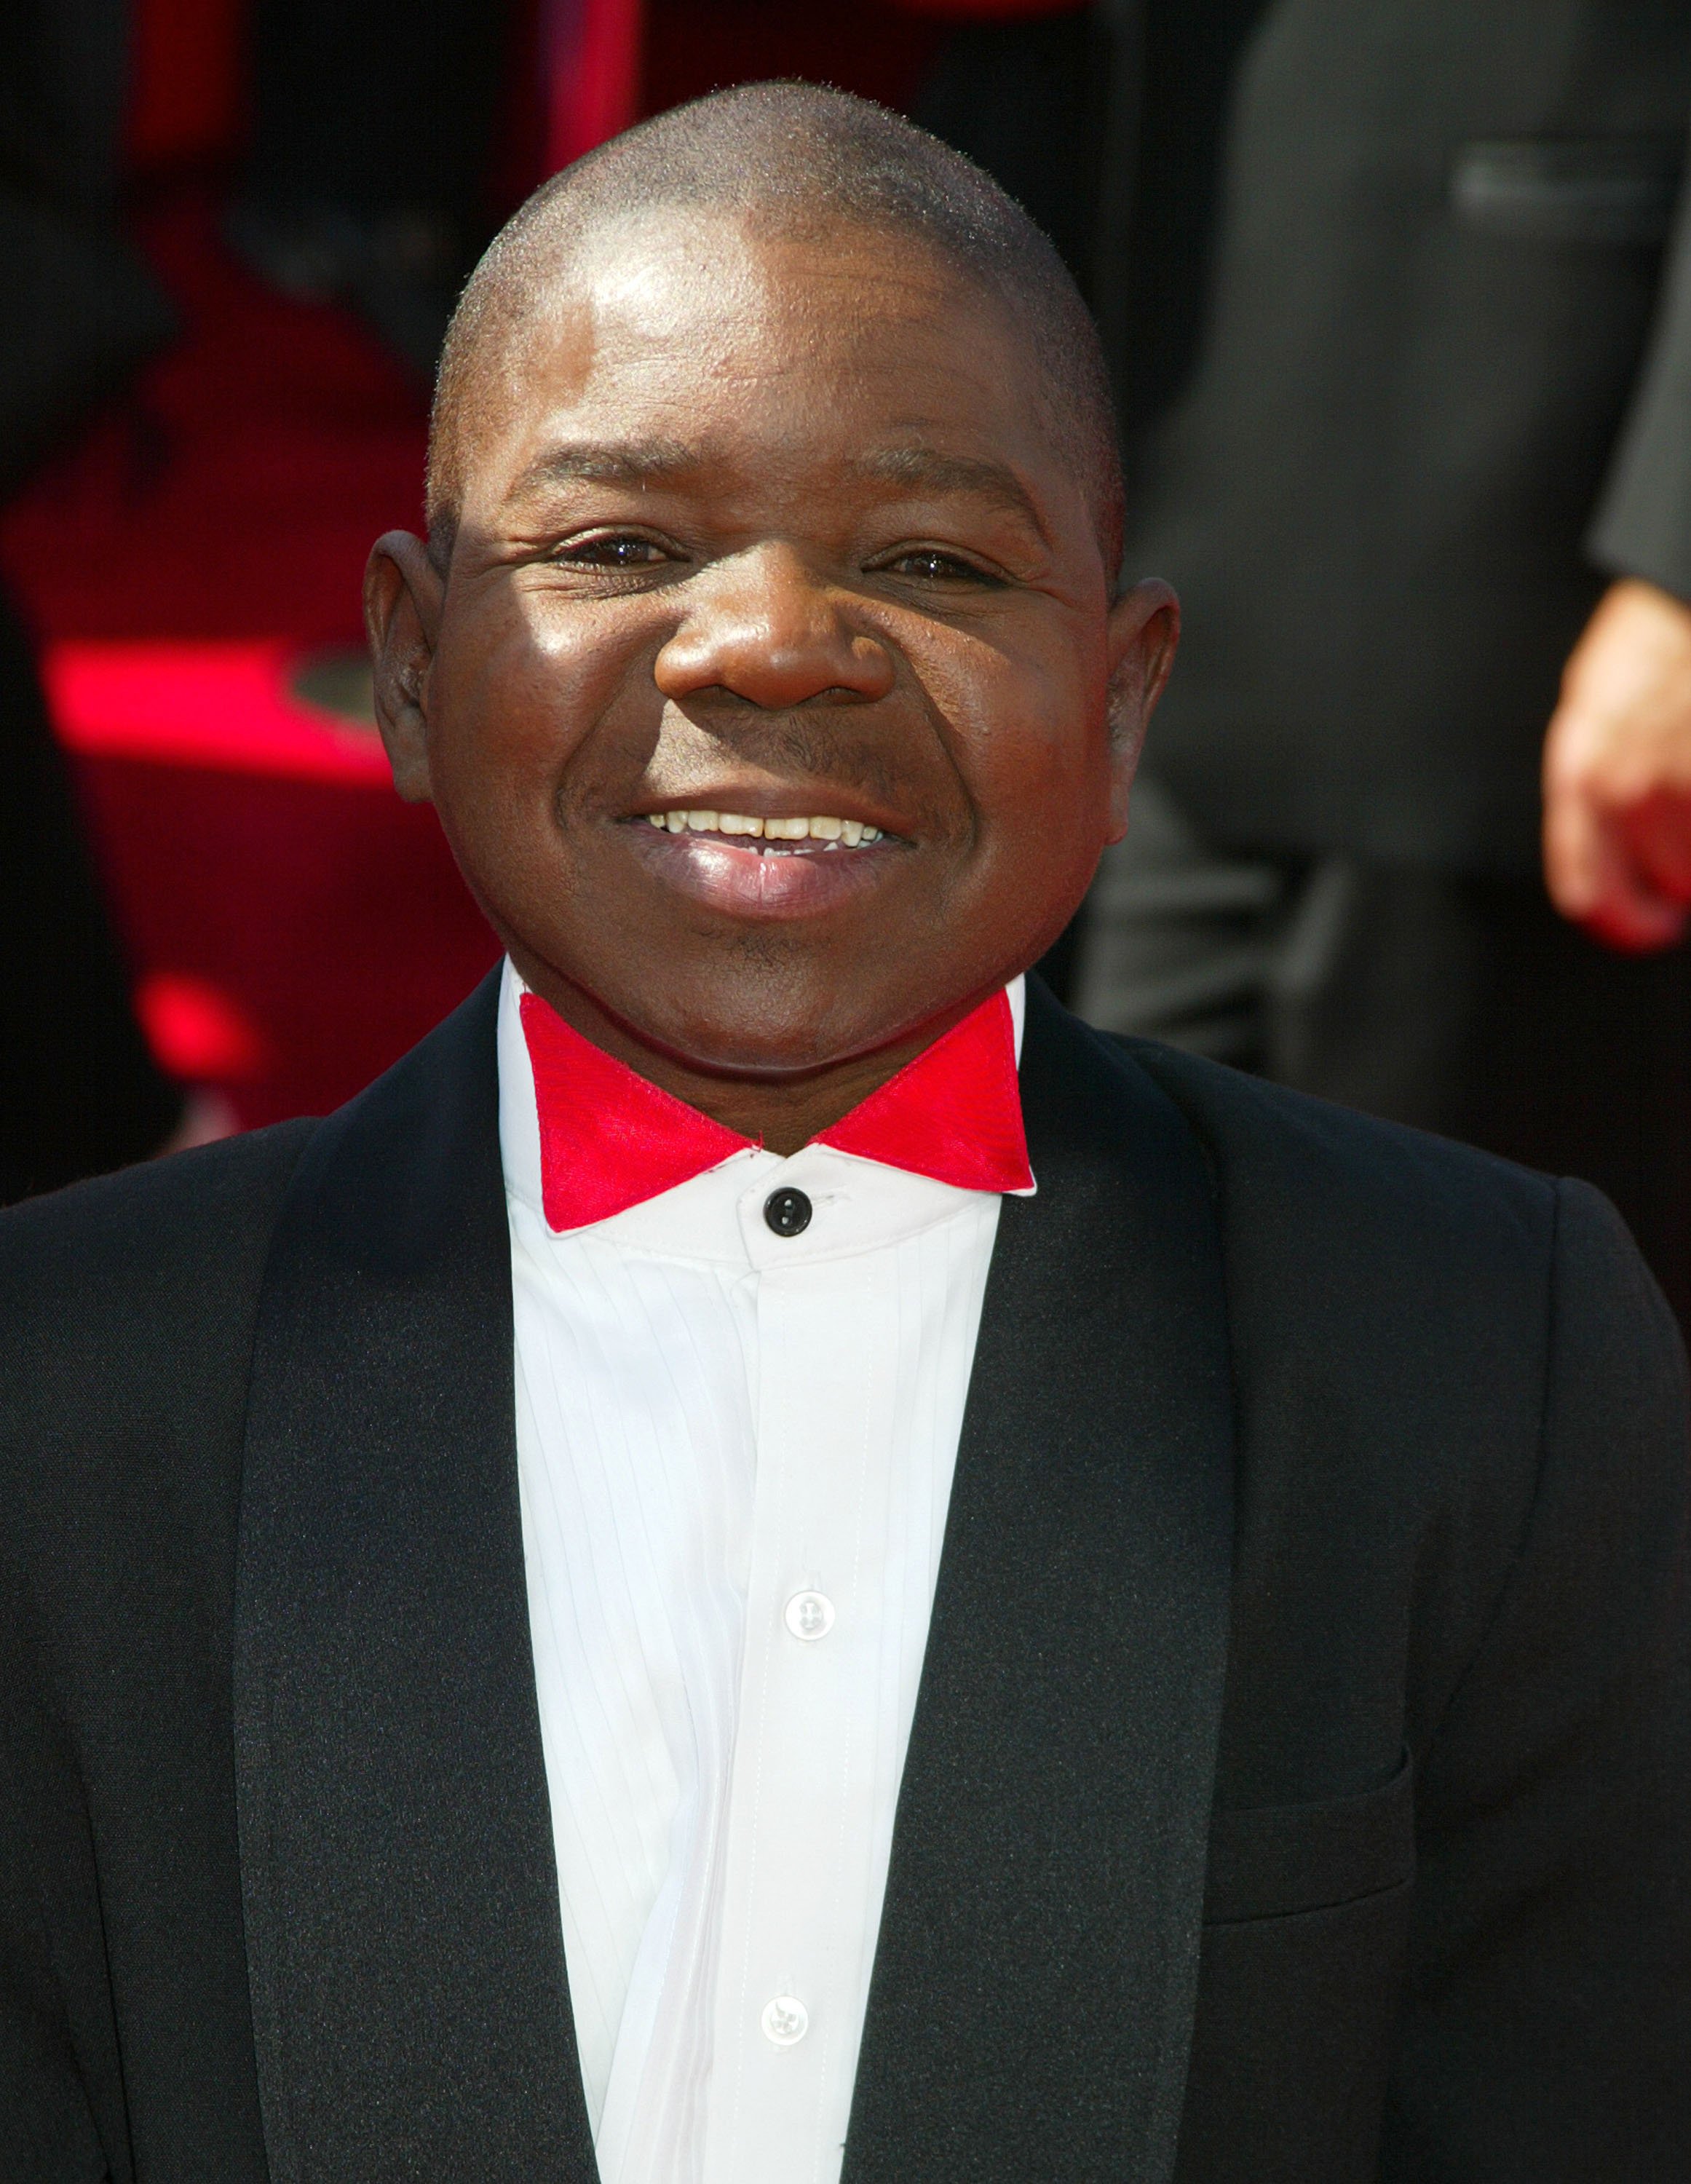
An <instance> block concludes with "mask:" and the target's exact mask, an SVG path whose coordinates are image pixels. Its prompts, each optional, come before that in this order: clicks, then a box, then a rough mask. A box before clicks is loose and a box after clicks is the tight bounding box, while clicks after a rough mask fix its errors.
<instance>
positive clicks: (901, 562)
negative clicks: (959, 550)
mask: <svg viewBox="0 0 1691 2184" xmlns="http://www.w3.org/2000/svg"><path fill="white" fill-rule="evenodd" d="M880 566H881V570H882V573H883V574H884V575H886V576H889V577H915V579H916V581H917V582H919V583H924V584H987V585H993V586H997V585H998V584H1001V583H1002V582H1003V581H1004V579H1003V578H1002V577H996V576H994V575H993V573H992V571H990V570H987V569H983V568H982V566H981V565H980V564H979V563H978V562H976V561H967V560H965V559H964V558H963V556H962V555H961V554H947V553H944V552H942V550H941V549H939V548H938V547H937V546H913V547H911V548H909V549H907V551H905V552H904V553H902V554H897V555H895V556H894V558H893V560H890V561H883V562H882V563H881V565H880Z"/></svg>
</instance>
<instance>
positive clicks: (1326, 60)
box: [919, 0, 1691, 1318]
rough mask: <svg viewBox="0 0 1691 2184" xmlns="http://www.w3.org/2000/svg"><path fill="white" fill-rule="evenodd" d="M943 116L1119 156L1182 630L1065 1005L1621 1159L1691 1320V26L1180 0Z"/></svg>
mask: <svg viewBox="0 0 1691 2184" xmlns="http://www.w3.org/2000/svg"><path fill="white" fill-rule="evenodd" d="M1042 65H1043V67H1045V68H1046V69H1047V70H1048V71H1049V70H1051V69H1055V70H1057V72H1058V74H1059V75H1060V76H1061V78H1062V86H1060V87H1059V88H1058V89H1057V90H1055V91H1053V90H1052V89H1051V88H1050V87H1049V83H1048V85H1047V88H1046V89H1045V91H1044V92H1043V94H1042V97H1041V100H1040V101H1036V102H1032V103H1029V105H1028V107H1027V109H1026V110H1027V112H1028V114H1029V115H1030V117H1031V118H1032V120H1033V121H1034V122H1035V124H1036V125H1035V126H1033V127H1032V130H1031V131H1023V132H1022V133H1021V135H1020V136H1015V133H1014V131H1011V135H1012V137H1013V141H1012V142H1011V143H1010V147H1009V149H1008V150H1005V148H1004V138H1005V134H1006V122H1005V119H1004V116H1005V114H1007V113H1008V112H1010V110H1011V109H1013V107H1014V103H1015V94H1014V91H1013V88H1012V86H1014V85H1015V82H1016V81H1017V80H1018V79H1019V78H1021V79H1024V80H1035V79H1036V78H1037V69H1038V68H1039V67H1040V66H1042ZM1100 87H1103V90H1102V94H1101V89H1100ZM1101 95H1103V96H1104V103H1105V105H1106V108H1107V111H1106V112H1105V113H1104V115H1103V116H1102V117H1100V116H1099V101H1100V96H1101ZM919 112H920V114H921V118H922V119H924V120H929V121H930V122H931V124H932V125H934V126H936V127H937V128H938V129H939V130H940V131H941V133H943V134H945V135H947V136H949V137H950V138H951V139H952V140H953V141H954V142H960V143H961V145H962V147H963V148H964V149H965V150H972V151H975V152H976V154H977V156H981V157H982V158H983V159H985V161H986V163H987V164H994V161H995V159H996V161H997V166H996V171H998V173H999V175H1000V178H1001V179H1004V180H1006V181H1009V183H1010V187H1013V188H1020V189H1021V192H1022V194H1024V195H1025V196H1026V197H1027V198H1028V199H1029V201H1030V202H1036V201H1037V192H1039V190H1040V189H1041V188H1043V189H1044V190H1045V191H1046V192H1047V194H1048V195H1049V194H1050V193H1051V190H1052V185H1051V184H1050V183H1049V181H1044V182H1042V181H1040V180H1039V179H1038V177H1039V176H1041V175H1049V174H1063V175H1069V176H1072V175H1074V174H1075V173H1076V170H1077V169H1079V168H1081V167H1082V165H1083V164H1084V163H1085V162H1086V161H1087V160H1088V159H1089V160H1090V161H1091V162H1092V166H1091V179H1090V186H1089V189H1088V190H1087V191H1086V192H1082V198H1083V202H1085V203H1089V205H1090V208H1091V210H1090V217H1089V218H1087V217H1086V216H1085V215H1084V214H1083V215H1082V219H1081V220H1080V222H1079V224H1078V225H1077V226H1076V228H1075V229H1074V230H1073V231H1072V232H1071V234H1070V235H1069V236H1068V237H1062V238H1060V239H1061V240H1063V241H1064V242H1065V248H1067V249H1068V250H1069V251H1070V252H1071V262H1072V258H1073V256H1076V255H1077V256H1078V257H1079V258H1080V259H1081V260H1082V264H1083V269H1084V270H1085V271H1086V272H1087V276H1089V287H1090V293H1091V299H1092V301H1093V305H1094V309H1096V310H1097V311H1098V313H1099V316H1100V319H1101V320H1102V321H1103V323H1104V328H1105V331H1106V336H1107V337H1108V339H1109V341H1110V347H1111V351H1112V357H1113V362H1114V365H1115V370H1116V373H1117V376H1118V382H1119V387H1120V391H1121V407H1122V412H1123V415H1125V416H1143V417H1146V418H1149V420H1150V422H1149V425H1148V426H1146V428H1145V429H1144V430H1143V431H1142V432H1140V433H1139V434H1138V437H1137V439H1136V442H1135V443H1134V444H1133V445H1132V446H1131V447H1130V448H1129V456H1130V463H1131V469H1132V476H1131V481H1130V527H1129V535H1128V543H1127V549H1126V563H1125V573H1126V575H1127V576H1128V577H1137V576H1139V575H1141V574H1143V573H1146V572H1148V571H1154V572H1155V573H1156V574H1158V575H1159V576H1162V577H1167V578H1168V579H1169V580H1170V582H1172V583H1173V584H1174V585H1175V586H1176V588H1177V590H1178V591H1179V593H1180V594H1181V597H1182V601H1183V603H1184V605H1185V610H1186V616H1187V622H1186V627H1187V641H1186V645H1185V647H1184V649H1183V650H1182V660H1181V666H1180V670H1179V672H1178V673H1177V674H1176V677H1175V678H1174V682H1173V684H1172V685H1171V690H1170V693H1169V696H1168V698H1167V699H1166V700H1165V705H1164V708H1163V710H1162V712H1161V714H1160V716H1159V719H1158V721H1157V726H1156V730H1155V733H1154V735H1153V737H1152V738H1151V744H1150V747H1149V752H1148V755H1147V759H1146V764H1145V767H1144V769H1143V772H1142V774H1141V777H1140V784H1139V786H1138V788H1137V789H1136V792H1135V814H1134V821H1133V824H1132V827H1131V828H1130V831H1129V833H1128V836H1127V838H1126V842H1125V843H1124V844H1121V847H1120V848H1119V849H1118V850H1115V851H1114V852H1113V853H1111V855H1110V856H1109V857H1108V858H1107V859H1106V861H1105V865H1104V869H1103V871H1102V872H1101V873H1100V877H1099V882H1098V883H1097V886H1096V888H1095V889H1094V891H1093V897H1092V900H1091V904H1090V905H1089V910H1088V913H1087V919H1086V921H1085V923H1084V925H1083V928H1082V930H1081V932H1080V933H1079V935H1078V944H1077V946H1076V950H1075V954H1074V958H1073V964H1072V978H1071V1000H1073V1002H1074V1003H1075V1005H1076V1006H1078V1007H1079V1009H1080V1010H1081V1011H1082V1013H1083V1014H1085V1015H1087V1016H1088V1017H1090V1018H1091V1019H1092V1020H1093V1022H1097V1023H1099V1024H1101V1025H1104V1026H1105V1027H1107V1028H1112V1029H1116V1030H1122V1031H1134V1032H1141V1033H1146V1034H1151V1035H1153V1036H1156V1037H1160V1038H1164V1039H1171V1040H1172V1041H1174V1042H1176V1043H1177V1044H1180V1045H1186V1046H1188V1047H1189V1048H1192V1049H1193V1050H1198V1051H1201V1052H1205V1053H1209V1054H1211V1055H1214V1056H1219V1057H1221V1058H1222V1059H1224V1060H1227V1061H1233V1062H1237V1063H1239V1064H1242V1065H1243V1066H1244V1067H1250V1068H1254V1069H1258V1070H1260V1071H1263V1072H1265V1073H1268V1074H1270V1075H1271V1076H1273V1077H1276V1078H1279V1079H1280V1080H1282V1082H1285V1083H1288V1084H1293V1085H1296V1086H1298V1087H1299V1088H1300V1089H1305V1090H1309V1091H1314V1092H1316V1093H1319V1094H1322V1095H1326V1096H1328V1097H1331V1098H1333V1099H1336V1100H1342V1101H1344V1102H1346V1103H1348V1104H1351V1105H1354V1106H1360V1107H1364V1108H1367V1109H1370V1110H1371V1111H1372V1112H1377V1113H1379V1114H1382V1115H1385V1116H1388V1117H1392V1118H1393V1119H1396V1120H1399V1121H1405V1122H1410V1123H1418V1124H1421V1125H1423V1126H1425V1127H1427V1128H1433V1129H1436V1130H1439V1131H1443V1132H1445V1133H1447V1134H1451V1135H1454V1136H1458V1137H1464V1138H1467V1139H1471V1140H1473V1141H1474V1142H1477V1143H1478V1144H1481V1145H1488V1146H1489V1147H1491V1148H1493V1149H1494V1150H1495V1151H1499V1152H1502V1153H1505V1154H1507V1155H1509V1156H1512V1157H1515V1158H1517V1159H1521V1160H1524V1161H1526V1162H1529V1163H1531V1164H1532V1165H1534V1166H1538V1167H1549V1168H1552V1169H1555V1170H1558V1171H1565V1172H1571V1173H1577V1174H1581V1175H1583V1176H1586V1177H1588V1178H1591V1179H1592V1180H1594V1182H1596V1183H1598V1184H1600V1185H1601V1187H1602V1188H1603V1189H1604V1190H1605V1191H1607V1192H1608V1193H1609V1194H1610V1196H1611V1197H1613V1198H1614V1199H1615V1200H1616V1201H1617V1202H1618V1203H1619V1204H1620V1206H1621V1209H1622V1211H1623V1212H1625V1213H1626V1215H1627V1218H1628V1220H1629V1221H1630V1222H1631V1223H1632V1224H1633V1228H1634V1229H1635V1230H1636V1231H1637V1233H1638V1235H1639V1237H1640V1239H1641V1240H1642V1241H1643V1243H1644V1247H1645V1250H1646V1252H1647V1254H1648V1256H1649V1257H1650V1259H1651V1261H1652V1263H1653V1265H1654V1267H1655V1272H1656V1273H1657V1275H1658V1277H1659V1278H1660V1279H1661V1280H1662V1282H1663V1283H1664V1285H1665V1286H1666V1289H1667V1290H1668V1291H1669V1294H1670V1295H1671V1296H1672V1301H1674V1303H1675V1305H1676V1307H1677V1308H1678V1310H1679V1312H1680V1313H1681V1316H1682V1318H1687V1317H1691V961H1688V954H1687V951H1686V950H1685V949H1684V948H1683V946H1681V945H1680V944H1679V942H1680V936H1681V934H1682V932H1683V925H1684V920H1685V914H1686V913H1685V905H1686V904H1687V901H1688V900H1691V608H1688V605H1687V604H1686V602H1687V601H1691V211H1688V210H1686V209H1681V208H1682V203H1683V200H1682V193H1681V191H1680V177H1681V174H1682V171H1683V164H1684V153H1685V144H1686V121H1687V114H1688V112H1691V11H1688V10H1687V9H1685V8H1683V6H1680V5H1677V4H1675V0H1564V4H1560V5H1558V6H1557V7H1556V8H1553V9H1549V10H1544V9H1538V8H1530V9H1529V8H1521V7H1520V6H1518V5H1514V4H1506V0H1419V4H1416V5H1410V4H1409V0H1182V4H1181V5H1180V6H1178V7H1176V6H1174V5H1171V4H1167V0H1142V4H1139V5H1126V4H1121V5H1117V6H1115V7H1100V8H1095V9H1093V10H1089V11H1084V12H1082V13H1076V14H1070V15H1069V16H1067V17H1060V18H1056V19H1053V20H1044V21H1028V22H1022V23H1008V24H1001V25H989V24H984V23H982V24H977V25H973V26H971V27H969V28H968V29H966V30H964V31H960V32H959V33H958V35H957V36H956V37H955V38H954V40H953V42H952V43H951V45H950V47H948V50H947V52H946V53H945V54H944V55H943V57H942V59H941V62H940V64H939V66H938V68H937V70H936V73H935V77H934V80H933V81H932V83H931V84H930V86H929V87H928V92H927V94H926V98H925V100H924V102H923V103H922V105H921V108H920V109H919ZM1007 161H1010V162H1012V163H1013V162H1019V163H1020V170H1019V171H1015V170H1014V169H1013V170H1012V171H1011V172H1010V173H1006V171H1005V166H1006V162H1007ZM1058 194H1059V196H1060V192H1059V193H1058ZM1547 723H1549V736H1548V741H1547V739H1546V726H1547ZM1541 781H1542V784H1543V798H1542V801H1541ZM1547 881H1548V889H1547V886H1546V882H1547ZM1553 905H1554V906H1553ZM1559 911H1560V915H1559V914H1558V912H1559Z"/></svg>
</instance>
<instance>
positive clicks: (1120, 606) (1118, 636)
mask: <svg viewBox="0 0 1691 2184" xmlns="http://www.w3.org/2000/svg"><path fill="white" fill-rule="evenodd" d="M1178 643H1180V601H1179V600H1178V599H1176V597H1175V595H1174V593H1173V592H1172V590H1171V588H1170V587H1169V586H1168V585H1166V584H1165V583H1164V582H1163V580H1162V578H1161V577H1145V578H1143V580H1142V581H1141V582H1138V583H1137V584H1135V585H1133V586H1132V588H1131V589H1129V590H1127V591H1126V592H1124V593H1122V595H1121V598H1120V599H1117V601H1116V602H1115V605H1114V606H1113V607H1112V608H1111V609H1110V700H1109V702H1110V840H1111V841H1112V842H1119V841H1120V840H1121V837H1122V836H1123V835H1124V834H1125V833H1126V831H1127V800H1128V794H1129V792H1130V791H1131V789H1132V786H1133V776H1134V775H1135V773H1136V772H1138V767H1139V754H1140V752H1141V751H1142V750H1143V749H1144V744H1145V730H1146V728H1147V727H1149V724H1150V718H1151V715H1152V712H1153V711H1154V709H1155V706H1156V702H1157V700H1158V699H1159V698H1160V697H1161V695H1162V694H1163V685H1164V684H1165V682H1167V681H1168V678H1169V670H1170V669H1171V667H1172V666H1174V655H1175V648H1176V646H1177V645H1178Z"/></svg>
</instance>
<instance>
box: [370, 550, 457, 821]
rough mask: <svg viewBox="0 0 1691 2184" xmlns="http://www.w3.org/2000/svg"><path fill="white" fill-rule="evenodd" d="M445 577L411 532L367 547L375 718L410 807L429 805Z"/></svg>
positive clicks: (395, 783)
mask: <svg viewBox="0 0 1691 2184" xmlns="http://www.w3.org/2000/svg"><path fill="white" fill-rule="evenodd" d="M445 596H446V579H445V577H443V576H442V574H441V572H440V571H439V570H438V569H437V568H436V566H435V565H434V563H433V562H432V561H431V560H430V559H429V549H428V548H427V547H426V546H425V545H424V543H423V542H422V540H421V539H420V538H413V536H412V535H411V533H410V532H409V531H389V532H385V533H384V534H383V536H382V537H381V538H378V539H377V540H376V542H375V545H374V546H372V547H371V548H370V560H369V561H368V562H367V563H366V564H365V566H364V632H365V634H366V636H367V637H368V638H369V639H370V659H371V660H372V661H373V662H374V664H375V718H376V725H377V726H378V727H380V729H381V740H382V742H383V743H384V744H386V745H387V762H388V764H389V765H390V766H392V768H393V786H394V787H395V788H397V789H398V791H399V794H401V795H402V796H403V798H404V799H405V801H406V802H407V803H408V804H426V803H428V802H429V800H430V788H429V716H428V707H429V670H430V668H431V666H432V665H433V663H434V656H435V640H436V638H437V636H438V635H439V633H440V623H441V604H442V600H443V599H444V598H445Z"/></svg>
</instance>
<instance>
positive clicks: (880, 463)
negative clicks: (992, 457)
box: [854, 445, 1049, 543]
mask: <svg viewBox="0 0 1691 2184" xmlns="http://www.w3.org/2000/svg"><path fill="white" fill-rule="evenodd" d="M854 468H855V469H857V470H859V471H863V472H864V473H865V475H866V476H870V477H874V478H881V479H884V480H885V481H886V482H887V484H889V485H904V486H916V487H925V488H926V490H927V491H929V492H931V493H972V494H973V495H974V496H975V497H976V499H980V500H988V501H991V502H993V504H995V505H996V506H998V507H999V508H1003V509H1007V510H1009V511H1010V513H1011V514H1012V515H1020V516H1021V517H1022V518H1023V519H1024V520H1025V521H1026V522H1028V523H1031V524H1032V526H1033V528H1034V529H1035V531H1037V532H1038V534H1039V536H1040V537H1041V538H1045V539H1047V543H1049V536H1048V533H1047V532H1046V529H1045V526H1044V523H1043V521H1042V520H1041V518H1040V514H1039V510H1037V508H1036V507H1035V505H1034V503H1033V496H1032V494H1031V493H1029V492H1028V490H1027V488H1026V486H1025V485H1023V483H1022V482H1021V479H1020V478H1019V477H1018V476H1016V474H1015V471H1013V470H1011V469H1010V467H1009V465H1007V464H1004V463H994V462H988V461H987V460H985V459H984V458H982V457H981V456H978V455H948V454H945V452H944V451H943V449H942V448H929V447H923V446H921V445H916V446H912V447H906V448H877V449H876V451H875V452H874V453H873V454H867V455H864V456H862V457H860V458H859V460H858V461H857V463H856V464H855V465H854Z"/></svg>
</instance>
